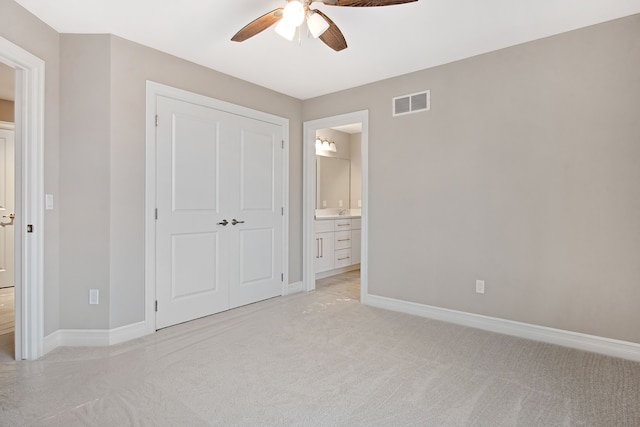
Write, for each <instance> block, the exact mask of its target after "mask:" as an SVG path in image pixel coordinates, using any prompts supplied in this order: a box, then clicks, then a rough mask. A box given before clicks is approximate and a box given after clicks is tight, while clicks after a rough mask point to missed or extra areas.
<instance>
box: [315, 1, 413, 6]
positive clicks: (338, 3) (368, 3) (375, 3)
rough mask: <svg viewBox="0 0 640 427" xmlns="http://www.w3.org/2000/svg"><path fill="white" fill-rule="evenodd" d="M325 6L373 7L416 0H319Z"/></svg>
mask: <svg viewBox="0 0 640 427" xmlns="http://www.w3.org/2000/svg"><path fill="white" fill-rule="evenodd" d="M320 1H322V3H324V4H326V5H327V6H350V7H375V6H392V5H394V4H404V3H413V2H414V1H418V0H320Z"/></svg>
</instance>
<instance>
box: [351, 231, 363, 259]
mask: <svg viewBox="0 0 640 427" xmlns="http://www.w3.org/2000/svg"><path fill="white" fill-rule="evenodd" d="M360 236H361V234H360V230H351V263H352V264H359V263H360V239H361V237H360Z"/></svg>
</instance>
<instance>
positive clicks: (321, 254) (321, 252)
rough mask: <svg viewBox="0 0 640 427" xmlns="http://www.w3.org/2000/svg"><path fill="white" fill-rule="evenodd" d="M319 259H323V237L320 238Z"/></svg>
mask: <svg viewBox="0 0 640 427" xmlns="http://www.w3.org/2000/svg"><path fill="white" fill-rule="evenodd" d="M320 258H324V237H321V238H320Z"/></svg>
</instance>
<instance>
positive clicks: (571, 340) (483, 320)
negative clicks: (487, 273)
mask: <svg viewBox="0 0 640 427" xmlns="http://www.w3.org/2000/svg"><path fill="white" fill-rule="evenodd" d="M366 304H367V305H369V306H372V307H378V308H383V309H386V310H392V311H398V312H401V313H406V314H413V315H415V316H420V317H427V318H430V319H435V320H441V321H444V322H450V323H455V324H458V325H463V326H469V327H472V328H478V329H483V330H486V331H491V332H497V333H500V334H505V335H512V336H516V337H520V338H526V339H530V340H534V341H541V342H545V343H549V344H557V345H561V346H564V347H570V348H575V349H578V350H584V351H590V352H593V353H600V354H604V355H607V356H613V357H620V358H622V359H628V360H633V361H636V362H640V344H638V343H633V342H628V341H620V340H615V339H611V338H604V337H598V336H595V335H587V334H581V333H578V332H571V331H565V330H562V329H554V328H549V327H546V326H538V325H532V324H529V323H522V322H515V321H512V320H505V319H500V318H496V317H489V316H483V315H480V314H473V313H467V312H464V311H457V310H450V309H447V308H440V307H434V306H430V305H425V304H418V303H413V302H408V301H402V300H397V299H393V298H387V297H381V296H377V295H367V296H366Z"/></svg>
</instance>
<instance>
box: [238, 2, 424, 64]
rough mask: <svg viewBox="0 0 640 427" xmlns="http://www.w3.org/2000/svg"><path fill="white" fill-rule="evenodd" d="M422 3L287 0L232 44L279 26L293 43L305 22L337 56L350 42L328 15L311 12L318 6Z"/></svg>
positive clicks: (255, 21)
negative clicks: (314, 5) (321, 4)
mask: <svg viewBox="0 0 640 427" xmlns="http://www.w3.org/2000/svg"><path fill="white" fill-rule="evenodd" d="M414 1H418V0H287V5H286V6H285V7H280V8H278V9H274V10H272V11H271V12H268V13H265V14H264V15H262V16H261V17H259V18H257V19H255V20H253V21H251V22H250V23H249V24H247V25H245V26H244V27H243V28H242V29H241V30H240V31H238V32H237V33H236V34H235V35H234V36H233V37H232V38H231V40H232V41H234V42H242V41H245V40H247V39H248V38H250V37H253V36H255V35H256V34H258V33H260V32H262V31H264V30H266V29H267V28H269V27H270V26H272V25H273V24H275V23H276V22H277V23H278V25H276V32H277V33H278V34H280V35H281V36H282V37H284V38H286V39H287V40H293V37H294V36H295V34H296V29H297V28H298V27H300V26H301V25H302V24H303V23H304V22H305V21H306V23H307V28H308V29H309V32H310V33H311V35H312V36H313V37H314V38H318V37H319V38H320V40H322V41H323V42H324V44H326V45H327V46H329V47H330V48H331V49H333V50H335V51H336V52H338V51H341V50H343V49H346V48H347V41H346V40H345V38H344V36H343V35H342V32H341V31H340V29H339V28H338V26H337V25H336V24H335V23H334V22H333V21H332V20H331V19H329V17H328V16H327V15H325V14H324V13H322V12H321V11H319V10H317V9H311V4H312V3H314V2H319V3H323V4H325V5H327V6H349V7H375V6H391V5H395V4H404V3H412V2H414Z"/></svg>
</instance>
